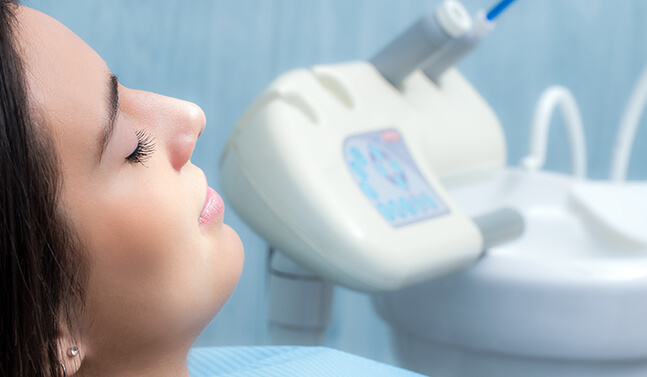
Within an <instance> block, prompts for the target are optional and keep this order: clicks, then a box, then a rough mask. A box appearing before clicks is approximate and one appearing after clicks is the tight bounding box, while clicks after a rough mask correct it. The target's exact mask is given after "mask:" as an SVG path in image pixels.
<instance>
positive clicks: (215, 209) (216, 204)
mask: <svg viewBox="0 0 647 377" xmlns="http://www.w3.org/2000/svg"><path fill="white" fill-rule="evenodd" d="M224 214H225V203H223V201H222V198H221V197H220V195H218V193H217V192H216V190H214V189H212V188H211V187H209V186H207V198H206V199H205V201H204V207H203V208H202V212H201V213H200V218H199V219H198V222H199V223H200V226H208V225H209V224H212V223H214V222H216V221H217V220H220V219H222V217H223V216H224Z"/></svg>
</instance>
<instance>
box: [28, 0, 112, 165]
mask: <svg viewBox="0 0 647 377" xmlns="http://www.w3.org/2000/svg"><path fill="white" fill-rule="evenodd" d="M17 18H18V24H17V30H16V31H17V36H16V37H17V40H18V44H19V46H20V51H21V55H22V58H23V61H24V64H25V70H26V73H27V81H28V87H29V96H30V99H31V100H32V102H33V103H34V104H35V105H36V108H37V111H38V113H39V115H41V116H42V117H44V118H45V123H46V124H47V126H48V127H51V128H52V129H51V131H52V135H53V137H54V139H55V143H56V144H57V147H58V148H57V149H58V152H59V153H60V154H61V155H62V156H61V157H62V160H63V163H65V161H66V160H69V159H70V158H72V157H78V156H71V155H70V154H71V153H72V154H73V153H75V151H78V150H79V148H81V149H83V150H88V149H92V148H95V147H94V145H93V144H94V142H95V141H96V139H97V135H98V134H99V132H100V128H101V127H103V119H104V116H105V111H106V109H105V105H104V104H105V98H106V95H107V84H106V83H107V78H108V74H109V71H108V68H107V67H106V64H105V62H104V61H103V60H102V59H101V58H100V57H99V55H97V54H96V53H95V52H94V50H92V49H91V48H90V47H89V46H88V45H87V44H86V43H85V42H83V41H82V40H81V39H80V38H79V37H78V36H76V35H75V34H74V33H73V32H72V31H70V30H69V29H68V28H66V27H65V26H63V25H62V24H61V23H59V22H58V21H56V20H55V19H53V18H51V17H49V16H47V15H45V14H43V13H41V12H38V11H36V10H33V9H30V8H27V7H22V6H21V7H20V11H19V12H18V14H17Z"/></svg>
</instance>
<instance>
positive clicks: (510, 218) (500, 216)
mask: <svg viewBox="0 0 647 377" xmlns="http://www.w3.org/2000/svg"><path fill="white" fill-rule="evenodd" d="M472 220H474V223H475V224H476V226H477V227H478V228H479V230H480V231H481V234H482V235H483V249H484V250H487V249H489V248H492V247H494V246H498V245H501V244H504V243H506V242H510V241H512V240H515V239H517V238H519V237H521V235H522V234H523V231H524V229H525V221H524V219H523V216H522V215H521V214H520V213H519V211H517V210H515V209H512V208H502V209H499V210H496V211H493V212H490V213H486V214H484V215H480V216H477V217H475V218H473V219H472Z"/></svg>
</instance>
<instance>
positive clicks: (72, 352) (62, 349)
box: [58, 331, 86, 377]
mask: <svg viewBox="0 0 647 377" xmlns="http://www.w3.org/2000/svg"><path fill="white" fill-rule="evenodd" d="M85 354H86V349H85V347H84V345H83V344H82V342H80V341H78V340H77V339H73V338H72V337H71V336H70V334H69V331H61V334H60V335H59V337H58V361H59V362H61V363H62V364H63V365H64V366H65V374H66V375H67V377H70V376H73V375H74V374H75V373H76V372H78V370H79V368H81V363H83V358H84V357H85ZM61 376H62V374H61Z"/></svg>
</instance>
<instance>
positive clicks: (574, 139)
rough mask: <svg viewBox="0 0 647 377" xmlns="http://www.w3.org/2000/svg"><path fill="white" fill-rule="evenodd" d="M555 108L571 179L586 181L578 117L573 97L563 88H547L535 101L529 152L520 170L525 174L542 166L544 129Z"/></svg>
mask: <svg viewBox="0 0 647 377" xmlns="http://www.w3.org/2000/svg"><path fill="white" fill-rule="evenodd" d="M557 106H559V109H560V110H561V112H562V116H563V118H564V123H565V124H566V129H567V130H568V137H569V142H570V146H571V161H572V164H573V165H572V169H573V175H575V176H576V177H578V178H580V179H584V178H586V140H585V139H584V127H583V126H582V116H581V115H580V110H579V108H578V106H577V102H576V101H575V97H573V94H572V93H571V92H570V91H569V90H568V89H567V88H565V87H563V86H557V85H556V86H551V87H549V88H548V89H546V90H545V91H544V92H543V93H542V95H541V97H540V98H539V101H538V102H537V106H536V107H535V114H534V117H533V122H532V130H531V136H530V151H529V154H528V156H527V157H525V158H524V159H523V160H522V161H521V167H522V168H523V169H525V170H529V171H536V170H539V169H541V168H542V167H543V166H544V163H545V162H546V145H547V144H548V129H549V127H550V120H551V118H552V115H553V112H554V111H555V107H557Z"/></svg>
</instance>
